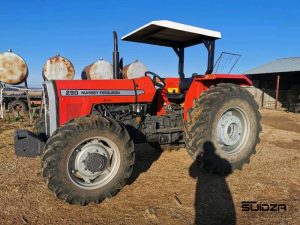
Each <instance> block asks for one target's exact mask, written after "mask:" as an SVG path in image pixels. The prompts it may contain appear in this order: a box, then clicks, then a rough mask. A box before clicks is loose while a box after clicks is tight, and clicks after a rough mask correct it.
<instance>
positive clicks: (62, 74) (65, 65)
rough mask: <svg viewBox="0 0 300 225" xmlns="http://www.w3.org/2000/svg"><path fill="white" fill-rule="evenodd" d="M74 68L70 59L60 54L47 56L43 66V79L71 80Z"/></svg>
mask: <svg viewBox="0 0 300 225" xmlns="http://www.w3.org/2000/svg"><path fill="white" fill-rule="evenodd" d="M74 74H75V69H74V66H73V64H72V62H71V61H70V60H68V59H67V58H65V57H62V56H60V55H56V56H54V57H51V58H49V59H48V60H47V61H46V63H45V64H44V67H43V77H44V79H45V80H72V79H73V78H74Z"/></svg>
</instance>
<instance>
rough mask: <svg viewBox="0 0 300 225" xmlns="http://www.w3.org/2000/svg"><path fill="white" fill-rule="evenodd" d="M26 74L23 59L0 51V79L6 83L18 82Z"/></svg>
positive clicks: (26, 69)
mask: <svg viewBox="0 0 300 225" xmlns="http://www.w3.org/2000/svg"><path fill="white" fill-rule="evenodd" d="M27 75H28V68H27V65H26V62H25V61H24V59H22V58H21V57H20V56H19V55H17V54H15V53H12V52H11V51H9V52H4V53H0V81H1V82H3V83H6V84H12V85H15V84H20V83H22V82H23V81H24V80H25V79H26V78H27Z"/></svg>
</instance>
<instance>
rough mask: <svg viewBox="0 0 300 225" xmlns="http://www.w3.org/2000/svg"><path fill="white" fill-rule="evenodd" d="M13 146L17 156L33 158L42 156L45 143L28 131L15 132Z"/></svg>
mask: <svg viewBox="0 0 300 225" xmlns="http://www.w3.org/2000/svg"><path fill="white" fill-rule="evenodd" d="M14 144H15V153H16V155H17V156H22V157H31V158H33V157H36V156H39V155H41V154H42V152H43V148H44V146H45V141H44V140H43V138H42V137H39V136H38V135H36V134H34V133H32V132H31V131H29V130H16V131H15V133H14Z"/></svg>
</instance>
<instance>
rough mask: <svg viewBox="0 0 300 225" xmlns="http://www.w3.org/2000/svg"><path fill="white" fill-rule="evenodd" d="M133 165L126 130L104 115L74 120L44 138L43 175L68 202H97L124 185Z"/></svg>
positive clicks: (131, 143)
mask: <svg viewBox="0 0 300 225" xmlns="http://www.w3.org/2000/svg"><path fill="white" fill-rule="evenodd" d="M133 164H134V144H133V141H132V139H131V138H130V136H129V135H128V133H127V131H126V129H125V128H124V127H123V126H122V125H120V124H119V123H118V122H116V121H114V120H112V119H109V118H106V117H105V118H104V117H98V116H89V117H84V118H80V119H76V120H74V121H72V122H70V123H69V124H66V125H65V126H62V127H61V128H59V130H58V131H57V132H56V133H55V134H54V135H53V136H52V137H51V138H49V139H48V141H47V143H46V146H45V148H44V153H43V156H42V166H43V176H44V179H45V181H46V183H47V184H48V187H49V189H50V190H51V191H53V192H54V193H55V195H56V196H57V197H58V198H61V199H63V200H65V201H67V202H68V203H71V204H74V203H77V204H82V205H86V204H88V203H90V202H95V203H100V202H101V201H103V200H104V199H105V198H109V197H112V196H114V195H115V194H117V192H118V191H119V190H120V189H121V188H122V187H123V186H124V185H125V184H126V181H127V179H128V178H129V177H130V175H131V173H132V167H133Z"/></svg>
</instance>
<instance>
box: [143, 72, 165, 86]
mask: <svg viewBox="0 0 300 225" xmlns="http://www.w3.org/2000/svg"><path fill="white" fill-rule="evenodd" d="M148 74H149V75H152V76H153V78H152V82H153V84H154V85H155V86H157V87H159V88H164V87H165V85H166V83H165V79H164V78H161V77H160V76H159V75H157V74H156V73H153V72H151V71H146V72H145V76H148ZM157 80H159V82H157Z"/></svg>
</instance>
